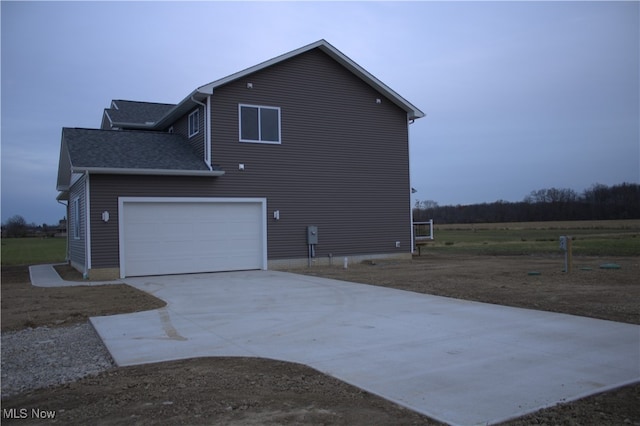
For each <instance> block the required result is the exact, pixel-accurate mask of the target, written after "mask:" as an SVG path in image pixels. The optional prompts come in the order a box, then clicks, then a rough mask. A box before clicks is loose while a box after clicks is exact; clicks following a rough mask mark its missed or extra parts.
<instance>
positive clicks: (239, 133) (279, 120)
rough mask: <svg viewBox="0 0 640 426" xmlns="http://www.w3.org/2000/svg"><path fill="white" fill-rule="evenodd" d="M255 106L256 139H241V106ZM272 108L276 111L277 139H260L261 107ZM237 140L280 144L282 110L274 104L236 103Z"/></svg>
mask: <svg viewBox="0 0 640 426" xmlns="http://www.w3.org/2000/svg"><path fill="white" fill-rule="evenodd" d="M243 107H248V108H257V109H258V139H243V138H242V108H243ZM263 108H264V109H272V110H276V111H278V140H277V141H265V140H262V139H261V137H262V135H261V134H260V133H261V131H262V129H261V128H262V126H261V123H262V113H261V112H260V110H261V109H263ZM238 140H239V141H240V142H243V143H264V144H269V145H280V144H282V111H281V109H280V107H276V106H268V105H251V104H238Z"/></svg>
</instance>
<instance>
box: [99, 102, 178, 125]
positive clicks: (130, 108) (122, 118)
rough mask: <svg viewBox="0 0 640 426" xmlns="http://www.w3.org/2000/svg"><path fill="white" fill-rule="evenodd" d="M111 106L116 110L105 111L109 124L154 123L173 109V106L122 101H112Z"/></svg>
mask: <svg viewBox="0 0 640 426" xmlns="http://www.w3.org/2000/svg"><path fill="white" fill-rule="evenodd" d="M112 105H115V106H116V108H113V107H112V108H108V109H106V110H105V112H106V113H107V114H108V115H109V117H110V118H111V122H112V123H129V124H132V123H137V124H147V123H155V122H157V121H158V120H160V119H161V118H162V117H163V116H164V115H165V114H166V113H168V112H169V111H171V109H172V108H173V107H175V105H174V104H159V103H153V102H137V101H124V100H113V101H112Z"/></svg>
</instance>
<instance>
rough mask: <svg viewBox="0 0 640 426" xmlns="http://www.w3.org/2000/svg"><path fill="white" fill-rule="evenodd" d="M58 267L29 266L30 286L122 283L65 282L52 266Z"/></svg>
mask: <svg viewBox="0 0 640 426" xmlns="http://www.w3.org/2000/svg"><path fill="white" fill-rule="evenodd" d="M56 265H60V264H59V263H51V264H45V265H32V266H29V278H30V279H31V285H32V286H35V287H74V286H83V285H84V286H96V285H105V284H118V283H120V284H121V283H122V281H120V280H111V281H89V280H86V281H65V280H63V279H62V278H60V275H58V272H56V270H55V268H54V266H56Z"/></svg>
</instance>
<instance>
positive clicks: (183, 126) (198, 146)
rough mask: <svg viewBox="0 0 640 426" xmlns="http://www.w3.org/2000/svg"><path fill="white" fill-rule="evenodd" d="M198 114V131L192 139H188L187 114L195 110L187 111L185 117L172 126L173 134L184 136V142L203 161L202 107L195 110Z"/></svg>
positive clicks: (203, 113) (203, 111)
mask: <svg viewBox="0 0 640 426" xmlns="http://www.w3.org/2000/svg"><path fill="white" fill-rule="evenodd" d="M197 109H198V111H200V113H199V119H200V121H199V126H200V130H199V131H198V133H197V134H195V135H193V137H189V114H191V113H192V112H193V111H195V110H196V108H193V109H191V110H189V112H187V113H186V114H185V115H183V116H182V117H180V118H179V119H178V120H176V121H175V122H174V123H173V125H172V126H170V127H173V132H174V133H177V134H179V135H182V136H184V138H185V140H187V141H189V145H191V147H192V148H193V150H194V151H195V152H196V153H197V155H198V156H199V157H200V158H202V161H204V120H205V117H204V116H205V110H204V108H203V107H198V108H197ZM167 130H168V129H167Z"/></svg>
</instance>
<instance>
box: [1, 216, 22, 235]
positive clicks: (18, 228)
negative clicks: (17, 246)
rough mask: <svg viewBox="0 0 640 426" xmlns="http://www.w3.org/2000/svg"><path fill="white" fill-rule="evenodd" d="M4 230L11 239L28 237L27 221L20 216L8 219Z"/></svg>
mask: <svg viewBox="0 0 640 426" xmlns="http://www.w3.org/2000/svg"><path fill="white" fill-rule="evenodd" d="M4 229H5V231H6V233H7V237H9V238H19V237H25V236H26V235H27V221H26V220H24V217H22V216H20V215H15V216H12V217H10V218H9V219H7V222H6V223H5V225H4Z"/></svg>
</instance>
